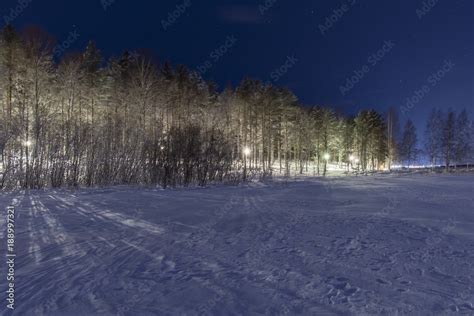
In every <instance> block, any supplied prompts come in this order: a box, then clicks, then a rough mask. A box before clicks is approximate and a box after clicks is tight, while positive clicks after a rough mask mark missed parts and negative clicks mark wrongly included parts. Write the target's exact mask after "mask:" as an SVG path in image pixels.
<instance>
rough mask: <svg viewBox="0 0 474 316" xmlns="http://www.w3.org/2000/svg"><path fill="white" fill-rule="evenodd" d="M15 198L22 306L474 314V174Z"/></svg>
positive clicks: (68, 310)
mask: <svg viewBox="0 0 474 316" xmlns="http://www.w3.org/2000/svg"><path fill="white" fill-rule="evenodd" d="M9 204H15V205H16V211H17V218H16V225H17V233H16V253H17V258H16V261H17V262H16V267H17V270H16V284H15V286H16V300H15V304H16V309H15V311H14V313H13V314H14V315H176V314H178V315H197V314H205V315H275V314H281V315H282V314H288V315H293V314H303V315H308V314H313V315H352V314H354V315H367V314H374V315H401V314H412V315H445V314H448V315H449V314H466V315H474V175H472V174H471V175H455V176H454V175H436V176H430V175H416V176H372V177H345V178H344V177H338V178H328V179H316V178H315V179H308V178H306V179H299V180H298V181H292V182H284V181H276V182H272V183H265V184H264V183H252V184H250V185H248V186H241V187H225V186H223V187H211V188H205V189H179V190H158V189H150V188H129V187H116V188H108V189H94V190H78V191H68V190H46V191H30V192H17V193H1V195H0V205H1V207H2V208H3V209H5V208H6V206H7V205H9ZM0 227H1V228H0V233H1V236H2V239H1V240H0V251H1V253H5V251H6V248H5V247H6V240H5V216H2V218H0ZM0 274H1V283H0V285H1V291H2V293H4V294H2V295H3V296H5V292H4V290H5V289H6V284H5V279H6V277H5V276H6V267H5V265H3V264H2V265H1V271H0ZM5 306H6V301H5V299H4V298H3V299H2V306H1V307H0V308H1V309H0V311H2V313H3V312H4V311H5V310H6V309H5Z"/></svg>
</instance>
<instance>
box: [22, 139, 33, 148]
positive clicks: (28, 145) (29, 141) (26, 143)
mask: <svg viewBox="0 0 474 316" xmlns="http://www.w3.org/2000/svg"><path fill="white" fill-rule="evenodd" d="M23 145H25V146H26V147H30V146H31V145H33V142H32V141H31V140H27V141H26V142H23Z"/></svg>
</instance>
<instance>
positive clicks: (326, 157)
mask: <svg viewBox="0 0 474 316" xmlns="http://www.w3.org/2000/svg"><path fill="white" fill-rule="evenodd" d="M323 158H324V160H329V159H331V155H330V154H328V153H325V154H324V155H323Z"/></svg>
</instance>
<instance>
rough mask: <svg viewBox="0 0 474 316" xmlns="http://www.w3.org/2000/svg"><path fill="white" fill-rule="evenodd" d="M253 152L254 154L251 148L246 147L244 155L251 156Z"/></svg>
mask: <svg viewBox="0 0 474 316" xmlns="http://www.w3.org/2000/svg"><path fill="white" fill-rule="evenodd" d="M251 152H252V151H251V150H250V148H248V147H244V155H245V156H248V155H250V153H251Z"/></svg>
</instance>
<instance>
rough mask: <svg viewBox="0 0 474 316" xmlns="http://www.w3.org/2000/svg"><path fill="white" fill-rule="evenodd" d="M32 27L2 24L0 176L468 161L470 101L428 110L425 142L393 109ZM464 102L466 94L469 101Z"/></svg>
mask: <svg viewBox="0 0 474 316" xmlns="http://www.w3.org/2000/svg"><path fill="white" fill-rule="evenodd" d="M53 43H54V42H53V41H52V40H51V37H50V36H49V35H48V34H46V33H45V32H43V31H41V30H40V29H38V28H35V27H30V28H27V29H25V30H24V31H22V32H17V31H16V30H14V28H12V27H11V26H6V27H5V28H4V29H3V30H2V31H1V35H0V107H1V111H0V152H1V157H0V188H2V189H8V188H44V187H61V186H103V185H116V184H144V185H160V186H162V187H168V186H187V185H206V184H208V183H215V182H234V183H238V182H241V181H245V180H247V179H250V178H258V177H266V176H272V175H274V174H281V175H286V176H288V175H290V172H295V173H301V174H302V173H307V172H311V173H312V174H315V175H326V173H327V166H328V164H332V165H337V166H339V167H340V168H341V169H344V170H346V171H347V172H348V173H349V172H354V171H360V172H369V171H377V170H384V169H385V170H390V169H391V168H392V167H393V166H394V165H395V164H399V165H400V164H402V165H405V166H410V165H413V164H415V163H416V162H417V161H418V160H419V159H420V158H422V157H424V159H425V160H427V161H429V163H430V164H432V165H444V166H446V169H447V170H449V167H450V166H454V165H456V164H463V163H469V162H473V161H472V157H473V145H472V143H473V140H472V135H473V125H472V122H471V120H470V118H469V116H468V112H467V111H465V110H464V111H462V112H460V113H455V112H454V111H452V110H447V111H441V110H436V109H435V110H433V111H432V113H431V114H429V115H427V123H426V130H425V131H424V135H423V142H422V144H419V141H418V136H417V131H416V129H415V126H414V125H413V123H412V122H411V121H410V120H408V121H407V122H406V124H404V126H403V128H400V127H399V124H400V121H399V118H398V117H397V109H396V108H394V107H392V108H390V109H389V110H388V111H387V112H386V113H377V112H376V111H374V110H371V109H367V110H362V111H360V112H359V113H358V114H357V115H356V116H354V117H352V116H348V115H345V114H344V113H338V112H336V111H335V110H333V108H332V107H329V106H328V107H326V106H303V105H301V104H300V103H299V102H298V99H297V97H296V96H295V95H294V94H293V93H292V92H291V91H290V90H288V89H287V88H284V87H277V86H274V85H271V84H267V83H263V82H261V81H259V80H253V79H244V80H242V81H241V83H240V84H239V85H238V86H237V87H235V88H231V87H227V88H225V89H223V90H221V91H219V90H218V89H216V87H215V85H214V84H213V83H211V82H205V81H203V79H202V78H201V76H200V75H199V74H198V72H196V71H193V70H190V69H188V68H186V67H185V66H172V65H171V64H170V63H157V62H155V61H154V60H153V59H152V58H147V57H146V56H145V54H136V53H131V52H129V51H128V52H127V51H125V52H124V53H122V54H121V55H120V56H119V57H112V58H110V59H109V60H104V58H103V57H102V56H101V53H100V51H99V49H98V48H97V47H96V45H95V44H94V43H93V42H89V44H88V45H87V47H86V48H85V49H84V51H82V52H70V53H62V52H58V50H55V49H54V44H53ZM467 106H468V107H469V106H471V105H467Z"/></svg>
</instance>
